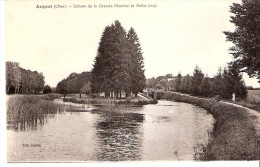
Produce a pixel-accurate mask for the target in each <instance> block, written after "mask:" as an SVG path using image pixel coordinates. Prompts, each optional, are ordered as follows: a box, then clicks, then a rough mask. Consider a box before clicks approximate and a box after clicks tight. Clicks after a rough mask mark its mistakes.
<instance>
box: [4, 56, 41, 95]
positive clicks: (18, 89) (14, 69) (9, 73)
mask: <svg viewBox="0 0 260 167" xmlns="http://www.w3.org/2000/svg"><path fill="white" fill-rule="evenodd" d="M43 88H44V76H43V74H42V73H41V72H40V73H39V72H37V71H31V70H26V69H23V68H22V67H20V66H19V63H17V62H11V61H8V62H6V93H7V94H14V93H15V94H21V93H23V94H31V93H38V92H41V91H42V90H43Z"/></svg>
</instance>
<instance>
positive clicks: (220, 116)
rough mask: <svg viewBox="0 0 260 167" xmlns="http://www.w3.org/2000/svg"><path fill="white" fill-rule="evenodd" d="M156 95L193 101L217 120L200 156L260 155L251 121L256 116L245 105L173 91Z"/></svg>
mask: <svg viewBox="0 0 260 167" xmlns="http://www.w3.org/2000/svg"><path fill="white" fill-rule="evenodd" d="M158 98H162V99H167V100H174V101H177V102H185V103H190V104H194V105H197V106H200V107H202V108H205V109H206V110H207V111H208V112H209V113H210V114H212V115H213V117H214V118H215V120H216V122H215V125H214V130H213V134H212V141H211V142H210V143H209V144H208V146H207V148H205V149H204V153H203V154H201V155H200V158H199V159H200V160H259V159H260V157H259V153H260V148H259V145H260V141H259V137H258V136H257V134H256V130H255V127H254V123H253V120H254V119H255V118H254V117H252V116H250V115H249V113H248V112H247V111H246V109H243V108H239V107H235V106H231V105H228V104H223V103H220V102H217V101H212V100H210V99H198V98H195V97H189V96H185V95H179V94H175V93H172V92H161V93H159V94H158Z"/></svg>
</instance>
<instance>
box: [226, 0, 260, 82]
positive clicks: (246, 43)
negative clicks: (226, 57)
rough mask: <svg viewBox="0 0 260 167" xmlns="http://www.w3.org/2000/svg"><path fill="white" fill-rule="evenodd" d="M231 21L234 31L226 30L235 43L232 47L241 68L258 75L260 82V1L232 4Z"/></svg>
mask: <svg viewBox="0 0 260 167" xmlns="http://www.w3.org/2000/svg"><path fill="white" fill-rule="evenodd" d="M230 12H231V13H232V14H234V15H233V16H231V20H230V22H231V23H233V24H234V25H235V31H234V32H224V33H225V35H226V39H227V41H231V42H233V43H234V46H232V47H231V48H230V51H231V54H232V55H233V57H234V59H235V61H236V63H237V64H238V65H239V69H240V70H241V71H243V72H247V73H248V75H249V76H250V77H256V78H257V79H258V82H260V1H259V0H242V4H238V3H233V5H232V6H230Z"/></svg>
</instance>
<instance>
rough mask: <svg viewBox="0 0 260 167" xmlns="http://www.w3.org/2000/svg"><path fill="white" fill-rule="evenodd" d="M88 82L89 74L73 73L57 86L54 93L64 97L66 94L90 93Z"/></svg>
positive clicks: (89, 79) (89, 80)
mask: <svg viewBox="0 0 260 167" xmlns="http://www.w3.org/2000/svg"><path fill="white" fill-rule="evenodd" d="M90 82H91V73H90V72H82V73H80V74H77V73H75V72H74V73H71V74H70V75H69V76H68V77H67V78H66V79H63V80H62V81H60V82H59V83H58V84H57V87H56V92H57V93H61V94H64V95H66V94H68V93H90V91H91V88H90Z"/></svg>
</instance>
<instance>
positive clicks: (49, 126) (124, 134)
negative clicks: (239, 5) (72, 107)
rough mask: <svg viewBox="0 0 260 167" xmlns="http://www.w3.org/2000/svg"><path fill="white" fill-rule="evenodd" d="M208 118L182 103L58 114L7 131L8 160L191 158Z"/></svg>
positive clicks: (203, 139)
mask: <svg viewBox="0 0 260 167" xmlns="http://www.w3.org/2000/svg"><path fill="white" fill-rule="evenodd" d="M213 124H214V119H213V117H212V116H211V115H210V114H208V113H207V112H206V111H205V110H204V109H202V108H199V107H197V106H193V105H190V104H186V103H177V102H171V101H159V103H158V104H156V105H144V106H140V107H133V106H132V107H130V106H128V107H126V106H109V107H108V106H106V107H98V109H95V110H93V111H89V112H70V111H66V112H61V113H59V114H56V115H52V116H50V117H47V118H46V119H45V121H44V124H43V125H38V126H37V127H32V128H30V127H28V128H26V129H24V130H14V129H8V130H7V136H8V140H7V142H8V146H7V148H8V149H7V159H8V161H9V162H13V161H41V162H43V161H48V162H49V161H51V162H56V161H63V162H64V161H143V160H145V161H147V160H148V161H150V160H176V161H178V160H180V161H183V160H195V159H196V156H197V155H198V153H200V152H201V151H202V148H203V147H205V146H206V145H207V143H208V141H209V138H210V137H209V133H210V132H211V131H212V129H213Z"/></svg>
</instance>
